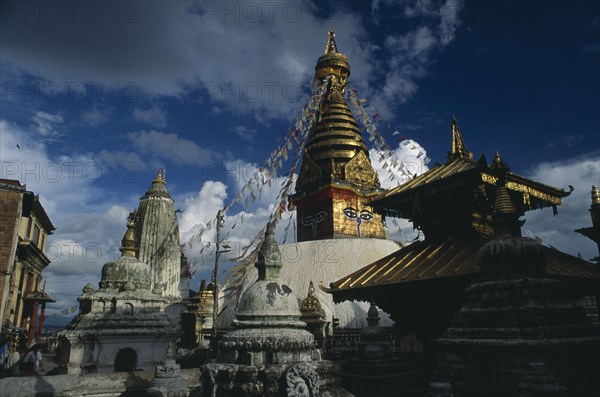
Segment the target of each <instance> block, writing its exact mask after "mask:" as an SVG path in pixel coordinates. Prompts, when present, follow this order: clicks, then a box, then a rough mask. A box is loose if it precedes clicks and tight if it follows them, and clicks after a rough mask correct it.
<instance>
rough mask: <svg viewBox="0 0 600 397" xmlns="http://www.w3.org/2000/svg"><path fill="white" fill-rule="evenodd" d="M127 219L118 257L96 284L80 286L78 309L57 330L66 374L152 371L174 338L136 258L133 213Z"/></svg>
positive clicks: (159, 299)
mask: <svg viewBox="0 0 600 397" xmlns="http://www.w3.org/2000/svg"><path fill="white" fill-rule="evenodd" d="M128 221H129V222H128V225H127V231H126V232H125V236H124V237H123V240H122V247H121V253H122V256H121V258H119V259H118V260H116V261H111V262H108V263H106V264H105V265H104V267H103V268H102V279H101V281H100V283H99V287H100V288H98V289H95V288H94V286H93V285H92V284H91V283H88V284H87V285H86V286H85V287H84V288H83V294H82V295H81V296H80V297H79V298H78V300H79V314H78V315H77V316H76V317H75V318H74V319H73V320H72V321H71V323H70V324H69V325H68V326H67V329H66V331H64V332H63V333H62V334H61V337H60V338H61V350H62V351H63V353H66V354H61V356H62V357H63V358H62V360H63V361H64V362H62V363H61V364H62V365H64V366H67V372H68V373H69V374H87V373H100V372H122V371H135V370H137V369H142V370H145V371H154V368H155V367H156V366H157V365H159V364H162V362H163V360H164V358H165V352H166V351H167V344H168V343H169V342H174V341H175V340H176V339H177V337H178V329H177V328H176V327H175V326H174V325H173V324H172V322H171V321H170V320H169V317H168V316H167V314H166V313H165V312H164V310H163V308H164V305H165V298H164V297H162V296H161V295H160V294H157V293H154V292H152V291H151V290H150V286H151V280H150V274H151V273H150V268H149V266H148V265H147V264H145V263H143V262H140V261H139V260H138V259H136V257H135V236H134V235H135V222H136V217H135V214H134V213H132V214H131V215H130V216H129V218H128Z"/></svg>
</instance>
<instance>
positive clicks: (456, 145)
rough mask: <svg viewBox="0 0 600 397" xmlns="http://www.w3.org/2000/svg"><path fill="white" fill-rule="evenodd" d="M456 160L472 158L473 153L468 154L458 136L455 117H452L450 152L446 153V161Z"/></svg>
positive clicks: (458, 131) (460, 137)
mask: <svg viewBox="0 0 600 397" xmlns="http://www.w3.org/2000/svg"><path fill="white" fill-rule="evenodd" d="M458 158H468V159H472V158H473V153H471V152H469V151H468V150H467V148H466V146H465V142H464V141H463V139H462V136H461V135H460V130H459V129H458V124H457V123H456V117H454V115H452V151H451V152H450V153H448V160H450V161H452V160H455V159H458Z"/></svg>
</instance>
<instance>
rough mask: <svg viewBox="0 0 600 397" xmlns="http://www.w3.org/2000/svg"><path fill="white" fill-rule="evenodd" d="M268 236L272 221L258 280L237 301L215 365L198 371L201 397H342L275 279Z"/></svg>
mask: <svg viewBox="0 0 600 397" xmlns="http://www.w3.org/2000/svg"><path fill="white" fill-rule="evenodd" d="M274 231H275V223H274V222H272V223H270V224H269V225H268V226H267V231H266V235H265V239H264V241H263V242H262V244H261V247H260V250H259V254H258V261H257V263H256V264H255V266H256V268H257V269H258V279H257V280H256V282H255V283H254V284H253V285H251V286H250V287H249V288H248V289H247V290H246V291H245V292H244V294H243V295H242V297H241V299H240V303H239V306H238V310H237V312H236V319H235V320H234V326H235V328H234V329H233V330H232V331H230V332H228V333H227V334H225V335H224V336H223V339H222V341H221V342H220V344H219V348H218V352H217V361H216V362H215V363H209V364H206V365H205V366H203V368H202V395H203V396H214V395H227V396H232V397H236V396H240V397H241V396H244V397H246V396H307V397H308V396H320V395H328V396H348V395H349V394H348V393H347V392H346V391H344V390H343V389H341V388H339V386H338V385H337V382H336V379H334V378H332V377H331V376H330V374H329V370H330V368H331V363H330V362H328V361H322V360H321V352H320V350H318V349H317V348H316V347H315V342H314V337H313V335H312V334H311V333H310V332H308V331H307V330H306V329H305V327H306V323H304V322H302V321H300V311H299V307H298V300H297V298H296V296H295V295H294V294H293V293H292V290H291V288H290V287H288V286H287V285H285V284H284V283H283V281H282V280H281V279H280V278H279V273H280V270H281V267H282V263H281V252H280V251H279V247H278V246H277V242H276V241H275V235H274Z"/></svg>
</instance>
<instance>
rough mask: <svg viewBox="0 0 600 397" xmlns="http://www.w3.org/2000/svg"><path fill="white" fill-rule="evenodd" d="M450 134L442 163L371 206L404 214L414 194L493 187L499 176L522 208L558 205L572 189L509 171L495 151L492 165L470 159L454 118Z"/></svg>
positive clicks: (378, 199)
mask: <svg viewBox="0 0 600 397" xmlns="http://www.w3.org/2000/svg"><path fill="white" fill-rule="evenodd" d="M452 134H453V140H452V151H451V152H450V153H449V155H448V157H449V160H448V161H447V162H446V163H445V164H441V165H440V164H436V165H435V166H434V167H433V168H431V169H430V170H428V171H426V172H424V173H423V174H421V175H419V176H416V177H415V178H413V179H411V180H410V181H408V182H406V183H404V184H402V185H400V186H397V187H396V188H393V189H390V190H387V191H386V192H384V193H382V194H381V195H379V196H377V197H375V198H374V199H373V200H372V202H371V205H372V206H373V207H379V208H381V209H384V210H387V211H389V212H390V213H391V212H395V213H397V214H399V215H400V216H403V217H406V216H407V214H406V212H407V211H408V212H410V211H412V207H410V208H409V207H407V208H406V209H405V210H402V209H401V208H398V207H401V206H403V205H404V204H408V203H410V204H411V205H412V202H413V200H414V198H415V197H416V196H419V197H423V196H428V195H437V194H440V193H442V192H444V191H447V190H451V189H455V188H457V187H460V186H466V185H469V186H473V185H476V184H482V183H483V184H485V185H493V186H496V185H498V183H499V179H500V178H501V179H502V180H503V181H505V186H506V188H507V189H508V190H509V191H511V192H518V193H519V194H520V195H521V196H522V202H523V208H524V209H525V210H531V209H539V208H544V207H554V206H556V205H560V204H562V198H563V197H566V196H568V195H569V194H571V192H572V188H571V191H564V190H562V189H558V188H555V187H552V186H549V185H545V184H543V183H539V182H536V181H534V180H531V179H528V178H526V177H523V176H520V175H517V174H514V173H512V172H510V171H509V170H508V167H507V166H506V164H505V163H504V161H503V160H502V158H501V157H500V155H499V154H498V153H496V156H495V158H494V161H493V162H492V164H491V165H488V164H487V161H486V159H485V156H483V155H482V156H481V157H480V159H479V160H478V161H475V160H473V159H472V156H471V155H470V152H467V151H466V148H465V145H464V142H463V141H462V137H460V133H459V132H458V128H457V127H456V119H455V118H454V117H453V120H452Z"/></svg>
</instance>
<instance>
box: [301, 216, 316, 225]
mask: <svg viewBox="0 0 600 397" xmlns="http://www.w3.org/2000/svg"><path fill="white" fill-rule="evenodd" d="M302 224H303V225H304V226H310V225H312V224H313V216H312V215H308V216H305V217H304V219H302Z"/></svg>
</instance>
